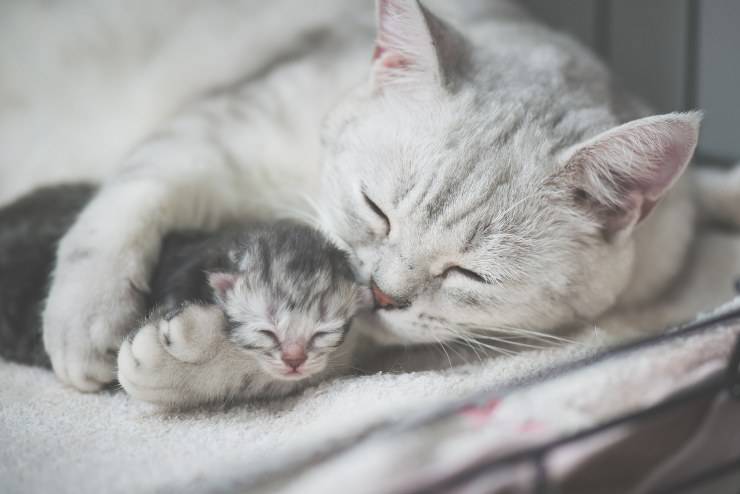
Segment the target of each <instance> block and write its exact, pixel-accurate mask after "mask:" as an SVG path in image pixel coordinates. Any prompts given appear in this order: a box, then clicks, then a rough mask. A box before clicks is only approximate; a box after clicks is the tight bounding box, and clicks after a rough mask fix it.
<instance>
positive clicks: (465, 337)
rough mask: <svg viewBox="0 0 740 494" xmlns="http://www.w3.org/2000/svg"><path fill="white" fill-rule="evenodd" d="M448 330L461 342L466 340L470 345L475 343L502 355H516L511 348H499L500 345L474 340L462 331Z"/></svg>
mask: <svg viewBox="0 0 740 494" xmlns="http://www.w3.org/2000/svg"><path fill="white" fill-rule="evenodd" d="M449 331H450V334H451V335H452V336H454V337H456V338H457V339H458V340H459V341H463V342H466V343H468V344H471V345H475V346H478V347H481V348H485V349H488V350H492V351H494V352H497V353H500V354H503V355H506V356H514V355H516V352H514V351H512V350H507V349H504V348H501V347H497V346H493V345H489V344H487V343H484V342H481V341H478V340H476V339H475V338H473V337H471V336H469V335H465V334H464V333H461V332H455V331H454V330H452V329H450V330H449Z"/></svg>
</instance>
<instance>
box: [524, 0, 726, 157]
mask: <svg viewBox="0 0 740 494" xmlns="http://www.w3.org/2000/svg"><path fill="white" fill-rule="evenodd" d="M521 2H522V3H524V4H525V5H527V7H529V8H530V9H531V10H532V11H533V12H534V13H535V14H536V15H537V16H539V17H540V18H541V19H542V20H543V21H544V22H546V23H547V24H550V25H551V26H553V27H555V28H557V29H561V30H564V31H568V32H570V33H572V34H573V35H575V36H576V37H577V38H579V39H580V40H581V41H583V42H584V43H586V44H588V45H589V46H591V47H593V48H594V50H596V51H597V52H598V53H599V54H600V55H601V56H602V57H603V58H604V59H605V60H606V61H607V62H608V63H609V65H610V66H611V67H612V68H613V70H614V72H615V74H616V75H617V77H619V78H620V79H621V81H622V82H623V83H624V84H625V85H626V86H627V87H628V88H630V89H631V90H632V91H634V92H635V93H637V94H639V95H640V96H642V97H643V98H644V99H645V100H646V101H648V102H649V103H651V104H652V105H653V107H654V108H655V109H656V110H657V111H661V112H669V111H675V110H685V109H691V108H699V109H702V110H704V112H705V120H704V125H703V127H702V137H701V142H700V144H699V153H698V154H699V156H700V157H702V158H704V160H707V161H718V162H731V161H733V160H738V159H740V1H738V0H649V1H646V0H521Z"/></svg>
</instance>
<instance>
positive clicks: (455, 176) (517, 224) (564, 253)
mask: <svg viewBox="0 0 740 494" xmlns="http://www.w3.org/2000/svg"><path fill="white" fill-rule="evenodd" d="M378 5H379V14H378V19H379V29H378V35H377V40H376V48H375V56H374V59H373V64H372V70H371V77H370V80H369V81H368V83H367V84H365V85H363V86H362V87H360V88H358V89H357V90H356V91H355V92H354V93H352V94H351V95H350V96H349V97H348V98H347V99H346V100H345V101H344V102H343V103H342V104H340V105H339V106H338V107H337V108H336V109H335V111H333V112H332V113H331V114H330V115H329V117H328V118H327V120H326V123H325V126H324V129H323V142H324V166H325V170H324V191H323V194H322V200H323V201H324V202H323V204H322V215H323V218H322V221H323V222H324V224H325V227H326V229H327V230H328V231H331V232H332V233H333V234H334V235H336V237H338V238H340V239H342V241H344V242H346V243H347V244H348V246H349V247H350V248H351V250H352V251H353V252H354V254H355V256H356V262H357V265H358V268H359V270H360V271H361V272H362V274H363V275H364V277H365V278H366V279H367V280H368V281H371V282H372V284H373V291H374V293H375V300H376V303H377V304H378V305H379V306H381V310H378V311H376V312H375V313H374V317H375V318H376V319H377V320H376V321H375V322H376V323H379V324H380V325H381V326H384V327H385V328H387V329H389V330H391V331H392V332H395V333H396V334H398V335H399V336H401V337H402V338H404V339H406V340H411V341H416V342H435V341H439V340H449V339H453V338H455V337H457V336H459V335H460V334H463V335H464V336H469V335H470V334H475V333H476V332H477V331H479V330H483V331H485V330H494V329H495V330H500V331H503V332H509V331H518V330H554V329H557V328H558V327H561V326H564V325H569V324H572V323H575V322H577V321H583V320H592V319H593V318H595V317H596V316H598V315H599V314H601V313H602V312H603V311H605V310H606V309H607V308H609V307H610V306H612V305H613V304H614V303H615V301H616V300H617V298H618V297H619V296H620V294H621V293H622V291H623V290H624V289H625V286H626V285H627V283H628V281H629V279H630V276H631V269H632V264H633V258H634V241H633V232H634V230H635V228H636V227H638V226H639V224H640V222H641V221H642V220H643V219H644V218H645V217H646V216H647V215H648V213H650V211H651V209H653V207H654V206H655V204H656V203H657V201H658V200H660V199H661V197H662V196H663V195H664V194H665V193H666V192H667V191H668V189H669V188H670V187H671V186H672V185H673V184H674V183H675V181H676V180H677V179H678V177H679V176H680V175H681V173H682V172H683V171H684V169H685V166H686V165H687V163H688V162H689V160H690V157H691V155H692V153H693V150H694V147H695V145H696V141H697V133H698V126H699V115H698V114H693V113H689V114H670V115H664V116H655V117H648V118H644V119H640V120H635V121H632V122H628V123H624V120H625V119H624V118H622V117H620V116H619V115H618V114H616V110H614V109H613V108H612V104H615V105H619V104H620V103H618V102H616V101H614V98H616V97H617V94H618V93H617V92H616V91H614V90H613V88H611V87H610V82H609V79H608V76H607V75H606V73H605V72H604V69H603V67H602V66H601V65H600V64H599V63H598V62H596V61H595V60H593V58H592V56H591V55H590V54H588V53H587V52H586V51H585V50H583V49H581V48H579V47H578V46H577V45H576V44H575V43H573V42H571V41H569V40H568V39H566V38H557V37H556V38H554V40H553V39H551V38H550V37H548V36H545V37H543V36H541V33H540V32H539V31H537V29H538V28H536V27H532V26H527V25H524V24H518V25H516V26H507V25H505V24H501V25H500V26H499V27H498V30H496V31H491V32H489V33H488V34H487V35H486V36H487V42H486V46H474V45H473V43H472V42H471V41H468V40H466V39H465V38H464V37H463V36H462V35H460V34H459V33H458V32H457V31H456V30H454V29H453V28H452V27H450V26H449V25H447V24H445V23H444V22H443V21H441V20H439V19H438V18H436V17H435V16H434V15H433V14H432V13H430V12H429V11H428V10H426V9H425V8H424V7H423V6H422V5H421V4H419V3H418V2H416V1H411V0H409V1H402V0H385V1H380V2H379V4H378ZM476 29H479V30H480V29H482V28H481V27H480V26H479V27H478V28H476ZM627 103H628V102H627V101H625V102H621V104H622V105H626V104H627ZM622 107H623V106H622ZM632 109H633V110H634V107H633V108H632Z"/></svg>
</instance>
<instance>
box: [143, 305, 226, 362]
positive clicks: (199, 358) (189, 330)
mask: <svg viewBox="0 0 740 494" xmlns="http://www.w3.org/2000/svg"><path fill="white" fill-rule="evenodd" d="M225 324H226V320H225V317H224V313H223V311H222V310H221V309H219V308H218V307H216V306H214V305H197V304H192V305H187V306H185V307H182V308H180V309H178V310H177V311H174V312H171V313H170V314H167V315H166V316H165V317H164V318H162V319H160V320H159V321H158V323H157V329H158V332H159V341H160V344H161V346H162V348H163V349H164V351H166V352H167V353H169V354H170V355H171V356H172V357H173V358H175V359H176V360H179V361H181V362H188V363H191V364H195V363H200V362H205V361H207V360H210V359H212V358H213V357H214V356H215V355H216V353H217V352H218V349H219V345H220V343H221V342H223V341H224V340H225V338H226V336H225V332H224V331H225Z"/></svg>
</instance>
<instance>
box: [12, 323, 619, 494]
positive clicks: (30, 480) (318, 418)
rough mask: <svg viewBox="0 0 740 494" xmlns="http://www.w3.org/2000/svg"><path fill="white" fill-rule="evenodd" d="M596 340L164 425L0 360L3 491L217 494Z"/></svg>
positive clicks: (571, 355)
mask: <svg viewBox="0 0 740 494" xmlns="http://www.w3.org/2000/svg"><path fill="white" fill-rule="evenodd" d="M603 345H604V340H603V339H602V338H600V337H599V336H598V335H594V334H591V335H589V337H587V338H586V341H584V342H583V343H582V344H579V345H572V346H565V347H560V348H553V349H551V350H547V351H540V352H532V353H525V354H521V355H519V356H516V357H508V358H500V359H494V360H492V361H490V362H486V363H484V364H477V365H471V366H468V367H463V368H456V369H450V370H443V371H427V372H417V373H409V374H388V373H382V374H376V375H371V376H358V377H348V378H344V379H340V380H338V381H334V382H330V383H325V384H323V385H321V386H319V387H316V388H311V389H309V390H307V391H305V392H304V393H303V394H302V395H299V396H296V397H292V398H290V399H286V400H283V401H280V402H276V403H271V404H253V405H245V406H240V407H236V408H232V409H230V410H225V411H207V412H206V411H202V412H193V413H187V414H178V415H164V414H162V413H160V412H157V411H155V410H154V409H153V408H151V407H149V406H148V405H145V404H142V403H137V402H133V401H132V400H130V399H129V398H128V397H127V396H126V395H125V394H124V393H123V392H120V391H111V392H104V393H101V394H81V393H78V392H76V391H73V390H71V389H66V388H64V387H63V386H62V385H61V384H60V383H59V382H58V381H57V380H56V379H55V378H54V376H53V375H52V374H51V373H50V372H49V371H46V370H42V369H35V368H28V367H22V366H19V365H14V364H10V363H6V362H2V361H0V444H2V448H0V485H2V486H3V488H2V491H3V492H4V493H16V492H50V491H53V492H59V493H64V492H69V493H87V492H90V493H95V492H102V491H105V492H147V491H153V490H158V489H164V490H165V491H169V490H175V491H177V490H179V489H181V488H184V487H188V488H190V489H193V490H199V489H201V488H209V489H220V488H225V487H228V486H229V485H231V482H232V481H239V482H243V481H244V479H245V478H249V475H250V474H249V472H250V471H252V470H253V471H254V472H255V474H256V473H258V472H263V471H269V470H274V469H279V468H280V467H281V466H282V465H284V464H285V463H286V461H288V460H289V459H291V458H293V457H296V456H304V455H305V454H306V453H307V452H311V451H321V450H323V449H325V448H327V447H329V446H331V444H332V442H333V441H341V440H342V439H343V438H348V437H350V438H351V437H352V436H353V434H359V433H361V432H362V431H364V430H365V429H367V428H369V427H371V426H372V425H373V424H377V423H379V422H382V421H398V420H403V419H405V418H407V417H409V416H410V414H412V413H419V412H422V411H424V410H430V409H431V408H432V407H433V406H434V405H436V404H440V403H444V402H446V401H448V400H454V399H456V398H462V397H465V396H468V395H470V394H472V393H474V392H478V391H481V390H487V389H494V388H496V387H497V386H500V385H504V384H507V383H509V382H511V381H512V380H515V379H521V378H523V377H526V376H528V375H533V374H535V373H537V372H539V371H540V370H542V369H544V368H547V367H549V366H551V365H554V364H555V363H557V362H561V361H567V360H572V359H576V358H581V357H584V356H587V355H590V354H592V353H594V352H595V351H597V350H598V349H600V348H602V346H603Z"/></svg>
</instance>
